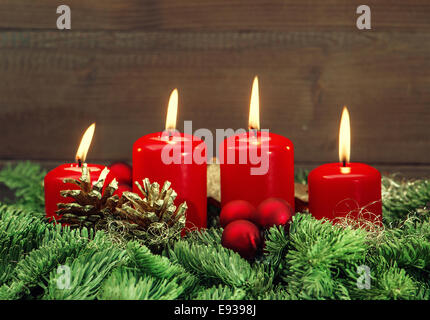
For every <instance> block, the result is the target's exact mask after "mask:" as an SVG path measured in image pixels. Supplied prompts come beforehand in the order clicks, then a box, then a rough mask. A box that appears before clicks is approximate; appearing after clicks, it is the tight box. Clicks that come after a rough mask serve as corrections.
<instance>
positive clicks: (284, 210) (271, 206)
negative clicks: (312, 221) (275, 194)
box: [256, 198, 294, 229]
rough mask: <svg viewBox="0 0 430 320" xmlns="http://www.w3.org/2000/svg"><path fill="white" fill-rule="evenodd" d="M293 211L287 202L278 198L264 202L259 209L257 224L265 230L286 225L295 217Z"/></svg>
mask: <svg viewBox="0 0 430 320" xmlns="http://www.w3.org/2000/svg"><path fill="white" fill-rule="evenodd" d="M293 214H294V212H293V209H292V207H291V206H290V205H289V204H288V202H287V201H285V200H283V199H278V198H269V199H267V200H264V201H263V202H262V203H260V205H259V206H258V208H257V214H256V222H257V223H258V224H259V225H260V226H261V227H262V228H264V229H268V228H270V227H273V226H274V225H277V226H279V225H286V224H287V223H288V222H289V221H290V220H291V218H292V217H293Z"/></svg>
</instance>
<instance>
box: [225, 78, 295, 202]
mask: <svg viewBox="0 0 430 320" xmlns="http://www.w3.org/2000/svg"><path fill="white" fill-rule="evenodd" d="M248 127H249V131H245V132H243V133H239V134H236V135H233V136H231V137H228V138H226V139H225V140H224V141H223V143H221V145H220V153H219V154H220V160H221V165H220V168H221V205H225V204H226V203H228V202H230V201H232V200H246V201H248V202H250V203H251V204H253V205H254V206H258V205H259V204H260V203H261V202H262V201H264V200H266V199H267V198H271V197H276V198H281V199H284V200H285V201H287V203H289V205H290V206H291V209H292V210H294V146H293V143H292V142H291V141H290V140H289V139H287V138H285V137H283V136H281V135H278V134H275V133H272V132H270V133H269V132H268V131H267V130H260V119H259V92H258V78H257V77H255V78H254V82H253V85H252V91H251V101H250V111H249V123H248Z"/></svg>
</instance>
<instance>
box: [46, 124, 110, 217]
mask: <svg viewBox="0 0 430 320" xmlns="http://www.w3.org/2000/svg"><path fill="white" fill-rule="evenodd" d="M95 127H96V124H95V123H93V124H92V125H90V126H89V127H88V129H87V130H86V131H85V133H84V135H83V136H82V140H81V143H80V145H79V148H78V151H77V152H76V161H77V162H78V163H68V164H63V165H61V166H59V167H57V168H55V169H53V170H51V171H49V172H48V173H47V174H46V176H45V179H44V188H45V211H46V217H47V218H49V220H52V218H55V219H56V220H57V219H58V218H60V216H58V215H57V214H56V211H57V210H58V209H59V208H58V206H57V204H58V203H71V202H73V201H74V200H73V198H70V197H67V198H65V197H63V196H61V194H60V192H61V191H62V190H78V189H79V186H77V185H76V184H73V183H64V179H66V178H67V179H74V180H77V179H79V178H80V177H81V176H82V162H84V161H85V159H86V157H87V153H88V149H89V148H90V145H91V141H92V138H93V135H94V131H95ZM86 165H87V167H88V169H89V173H90V178H91V182H92V183H93V184H94V183H95V182H96V181H97V180H98V179H99V176H100V173H101V172H102V170H103V169H104V168H105V166H102V165H98V164H86ZM112 180H113V176H112V174H111V173H109V174H108V176H107V177H106V180H105V184H104V186H105V187H106V186H107V185H108V184H109V183H110V182H111V181H112Z"/></svg>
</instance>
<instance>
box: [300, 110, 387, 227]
mask: <svg viewBox="0 0 430 320" xmlns="http://www.w3.org/2000/svg"><path fill="white" fill-rule="evenodd" d="M350 144H351V134H350V120H349V113H348V109H347V108H346V107H344V108H343V112H342V118H341V123H340V130H339V162H338V163H328V164H324V165H322V166H320V167H318V168H316V169H314V170H312V171H311V172H310V173H309V177H308V185H309V211H310V212H311V214H312V215H313V216H314V217H316V218H317V219H321V218H328V219H330V220H333V219H335V218H339V217H345V216H348V217H350V218H352V219H360V220H361V219H364V220H371V221H373V222H377V223H380V222H382V202H381V174H380V173H379V171H378V170H376V169H375V168H373V167H371V166H369V165H366V164H364V163H351V162H349V158H350Z"/></svg>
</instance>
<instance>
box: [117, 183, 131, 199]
mask: <svg viewBox="0 0 430 320" xmlns="http://www.w3.org/2000/svg"><path fill="white" fill-rule="evenodd" d="M125 191H130V192H132V191H133V188H132V187H131V186H130V185H129V184H120V185H119V186H118V189H116V191H115V192H114V194H117V195H118V196H119V197H120V198H121V196H122V193H123V192H125Z"/></svg>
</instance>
